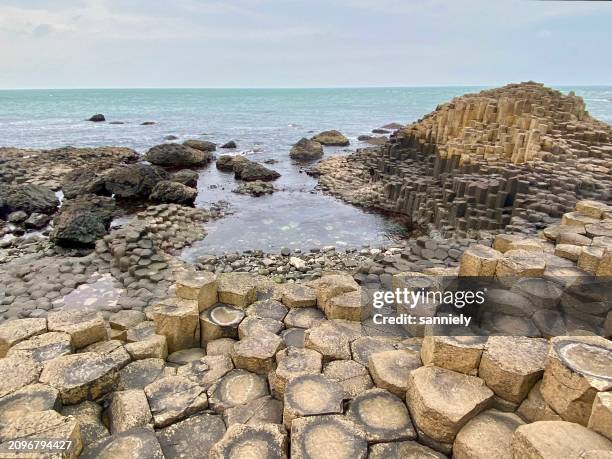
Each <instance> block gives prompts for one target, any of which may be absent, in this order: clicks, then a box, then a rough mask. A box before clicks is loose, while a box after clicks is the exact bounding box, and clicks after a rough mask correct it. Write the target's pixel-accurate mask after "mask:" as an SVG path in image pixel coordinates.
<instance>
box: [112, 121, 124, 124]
mask: <svg viewBox="0 0 612 459" xmlns="http://www.w3.org/2000/svg"><path fill="white" fill-rule="evenodd" d="M108 124H125V123H124V122H123V121H111V122H110V123H108Z"/></svg>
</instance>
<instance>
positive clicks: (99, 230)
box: [51, 195, 115, 247]
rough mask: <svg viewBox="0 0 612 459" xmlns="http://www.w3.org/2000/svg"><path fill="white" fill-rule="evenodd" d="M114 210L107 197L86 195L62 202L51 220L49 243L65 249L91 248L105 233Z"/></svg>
mask: <svg viewBox="0 0 612 459" xmlns="http://www.w3.org/2000/svg"><path fill="white" fill-rule="evenodd" d="M114 211H115V201H114V200H113V199H111V198H106V197H101V196H94V195H86V196H82V197H78V198H76V199H72V200H69V201H66V202H64V203H63V205H62V207H61V209H60V211H59V213H58V214H57V216H56V217H55V219H54V220H53V231H52V232H51V240H52V241H53V242H54V243H56V244H58V245H61V246H65V247H73V246H76V247H93V245H94V244H95V242H96V241H97V240H98V239H100V238H101V237H102V236H104V235H105V234H106V233H107V232H108V229H109V227H110V223H111V220H112V217H113V213H114Z"/></svg>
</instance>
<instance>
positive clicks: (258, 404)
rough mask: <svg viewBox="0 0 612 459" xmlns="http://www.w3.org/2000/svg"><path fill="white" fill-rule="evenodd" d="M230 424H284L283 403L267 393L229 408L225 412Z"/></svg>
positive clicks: (224, 416)
mask: <svg viewBox="0 0 612 459" xmlns="http://www.w3.org/2000/svg"><path fill="white" fill-rule="evenodd" d="M223 418H224V420H225V422H226V424H227V425H228V426H231V425H233V424H248V425H252V426H254V425H260V424H282V423H283V403H282V402H280V401H279V400H275V399H273V398H272V397H270V396H268V395H266V396H265V397H261V398H258V399H255V400H252V401H250V402H248V403H245V404H244V405H238V406H235V407H233V408H228V409H227V410H225V412H224V413H223Z"/></svg>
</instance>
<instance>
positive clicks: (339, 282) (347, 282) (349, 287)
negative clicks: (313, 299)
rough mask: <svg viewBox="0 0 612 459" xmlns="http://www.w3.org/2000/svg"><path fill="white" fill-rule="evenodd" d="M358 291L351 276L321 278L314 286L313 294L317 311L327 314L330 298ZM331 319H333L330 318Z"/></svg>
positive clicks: (341, 275) (340, 275)
mask: <svg viewBox="0 0 612 459" xmlns="http://www.w3.org/2000/svg"><path fill="white" fill-rule="evenodd" d="M358 290H359V284H357V282H355V279H353V276H350V275H347V274H330V275H326V276H323V277H321V278H320V279H319V280H318V281H316V284H315V294H316V295H317V305H318V306H319V309H321V310H322V311H323V312H325V313H327V311H328V310H329V303H330V301H331V299H332V298H335V297H337V296H340V295H342V294H344V293H349V292H354V291H358ZM330 318H333V317H330Z"/></svg>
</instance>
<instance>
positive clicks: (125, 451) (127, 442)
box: [81, 427, 165, 459]
mask: <svg viewBox="0 0 612 459" xmlns="http://www.w3.org/2000/svg"><path fill="white" fill-rule="evenodd" d="M124 457H126V458H127V457H130V458H132V457H133V458H137V457H138V458H140V457H142V458H145V457H146V458H147V459H164V457H165V456H164V453H163V452H162V449H161V447H160V445H159V442H158V441H157V438H156V437H155V432H154V431H153V429H151V428H148V427H137V428H135V429H131V430H128V431H126V432H122V433H120V434H117V435H113V436H110V437H106V438H102V439H100V440H98V441H97V442H95V443H92V444H91V445H89V446H88V447H87V448H85V450H84V451H83V454H82V455H81V459H118V458H124Z"/></svg>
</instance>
